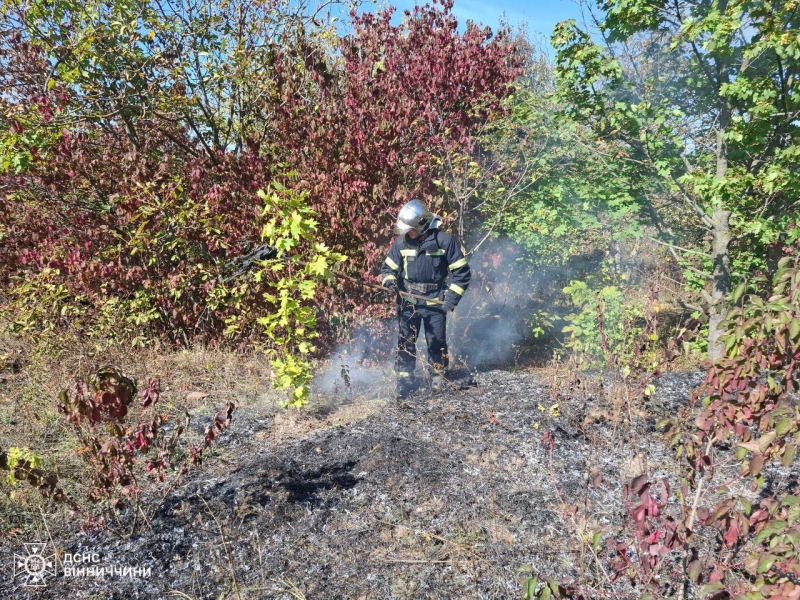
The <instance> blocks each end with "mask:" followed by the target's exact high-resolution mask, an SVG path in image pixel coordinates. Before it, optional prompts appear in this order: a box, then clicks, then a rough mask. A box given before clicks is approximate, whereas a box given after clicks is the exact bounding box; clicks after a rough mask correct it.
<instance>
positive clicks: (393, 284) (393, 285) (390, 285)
mask: <svg viewBox="0 0 800 600" xmlns="http://www.w3.org/2000/svg"><path fill="white" fill-rule="evenodd" d="M383 287H385V288H386V289H387V290H389V291H390V292H392V293H393V294H397V293H398V292H399V291H400V288H398V287H397V280H396V279H390V280H389V281H387V282H386V283H384V284H383Z"/></svg>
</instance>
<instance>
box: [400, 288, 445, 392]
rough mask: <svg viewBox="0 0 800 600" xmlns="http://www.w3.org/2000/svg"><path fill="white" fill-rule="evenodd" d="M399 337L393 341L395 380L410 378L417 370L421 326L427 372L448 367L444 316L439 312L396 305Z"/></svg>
mask: <svg viewBox="0 0 800 600" xmlns="http://www.w3.org/2000/svg"><path fill="white" fill-rule="evenodd" d="M398 315H399V321H400V335H399V336H398V338H397V360H396V361H395V370H396V371H397V377H398V378H401V379H402V378H405V377H412V376H413V375H414V368H415V367H416V366H417V336H419V328H420V324H422V323H424V324H425V341H426V342H427V343H428V360H429V364H428V368H430V369H432V370H435V371H443V370H444V369H446V368H447V366H448V356H447V316H446V313H445V311H444V309H443V308H441V307H437V306H425V305H415V304H409V303H408V302H404V301H403V302H400V306H399V308H398Z"/></svg>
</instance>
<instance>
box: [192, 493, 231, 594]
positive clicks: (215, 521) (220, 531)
mask: <svg viewBox="0 0 800 600" xmlns="http://www.w3.org/2000/svg"><path fill="white" fill-rule="evenodd" d="M197 497H198V498H200V500H201V501H202V502H203V504H205V506H206V510H207V511H208V514H210V515H211V518H212V519H214V523H216V524H217V529H219V537H220V538H221V539H222V547H223V548H224V549H225V555H226V556H227V557H228V568H229V569H230V570H231V578H232V579H233V590H234V591H235V592H236V598H238V600H242V595H241V594H240V593H239V582H238V581H237V580H236V570H235V569H234V568H233V557H232V556H231V552H230V550H229V549H228V542H227V541H226V540H225V534H224V533H223V531H222V525H220V523H219V521H218V520H217V516H216V515H215V514H214V511H212V510H211V507H210V506H209V505H208V502H206V499H205V498H203V497H202V496H200V495H198V496H197Z"/></svg>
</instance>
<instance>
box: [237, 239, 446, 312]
mask: <svg viewBox="0 0 800 600" xmlns="http://www.w3.org/2000/svg"><path fill="white" fill-rule="evenodd" d="M277 257H278V249H277V248H275V247H274V246H270V245H268V244H264V245H263V246H259V247H258V248H256V249H255V250H253V251H252V252H251V253H250V254H248V255H247V256H241V257H239V258H236V259H234V260H232V261H231V262H229V263H228V264H227V265H225V268H228V267H231V266H235V265H239V268H238V269H237V270H236V272H235V273H234V274H233V275H231V276H230V277H228V278H227V279H224V280H223V283H228V282H229V281H232V280H234V279H236V278H237V277H239V276H240V275H244V274H245V273H247V271H249V270H250V269H252V268H253V266H254V265H255V263H256V262H258V261H262V260H273V259H275V258H277ZM294 262H295V263H296V264H298V265H300V266H303V267H304V266H306V265H307V264H308V263H307V262H304V261H302V260H296V261H294ZM331 274H332V275H333V276H334V277H338V278H339V279H343V280H345V281H349V282H351V283H355V284H357V285H360V286H363V287H366V288H370V289H373V290H380V291H383V292H392V291H393V290H390V289H389V288H387V287H384V286H382V285H378V284H377V283H369V282H366V281H363V280H362V279H356V278H355V277H350V276H349V275H343V274H342V273H334V272H333V271H331ZM397 293H398V294H399V295H400V296H404V297H406V298H414V299H415V300H425V302H427V303H432V304H436V305H437V306H444V302H442V301H441V300H438V299H433V298H426V297H425V296H420V295H418V294H412V293H411V292H402V291H401V292H397Z"/></svg>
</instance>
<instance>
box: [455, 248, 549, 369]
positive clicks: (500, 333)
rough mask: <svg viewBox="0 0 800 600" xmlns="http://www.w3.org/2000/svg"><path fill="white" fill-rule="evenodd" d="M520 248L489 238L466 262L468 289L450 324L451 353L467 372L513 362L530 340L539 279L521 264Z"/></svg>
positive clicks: (507, 364) (502, 365)
mask: <svg viewBox="0 0 800 600" xmlns="http://www.w3.org/2000/svg"><path fill="white" fill-rule="evenodd" d="M521 256H522V251H521V249H520V248H519V247H518V246H516V245H514V244H513V243H512V242H510V241H508V240H493V241H489V242H487V243H485V244H484V245H483V246H481V249H480V250H479V251H478V252H477V253H476V254H474V255H473V256H471V257H470V258H469V262H470V267H471V268H472V282H471V283H470V287H469V291H468V292H467V294H466V295H465V296H464V298H463V299H462V301H461V302H460V303H459V305H458V307H457V308H456V311H455V312H454V313H453V315H452V318H451V319H449V320H448V324H447V326H448V337H449V345H450V354H451V356H452V357H453V359H454V360H455V362H457V363H458V364H463V365H465V366H467V367H468V368H470V369H477V370H482V369H488V368H496V367H504V366H509V365H511V364H514V362H516V360H517V359H518V358H519V355H520V354H521V352H522V351H523V349H524V346H525V344H526V343H527V342H529V340H530V336H531V324H530V316H531V314H532V312H533V309H534V308H533V307H534V304H535V301H536V298H535V295H536V293H537V288H538V287H539V286H538V283H539V282H538V281H537V278H535V277H531V275H530V274H529V273H527V272H526V270H525V268H524V266H523V265H522V263H521V262H520V260H519V259H520V257H521Z"/></svg>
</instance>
